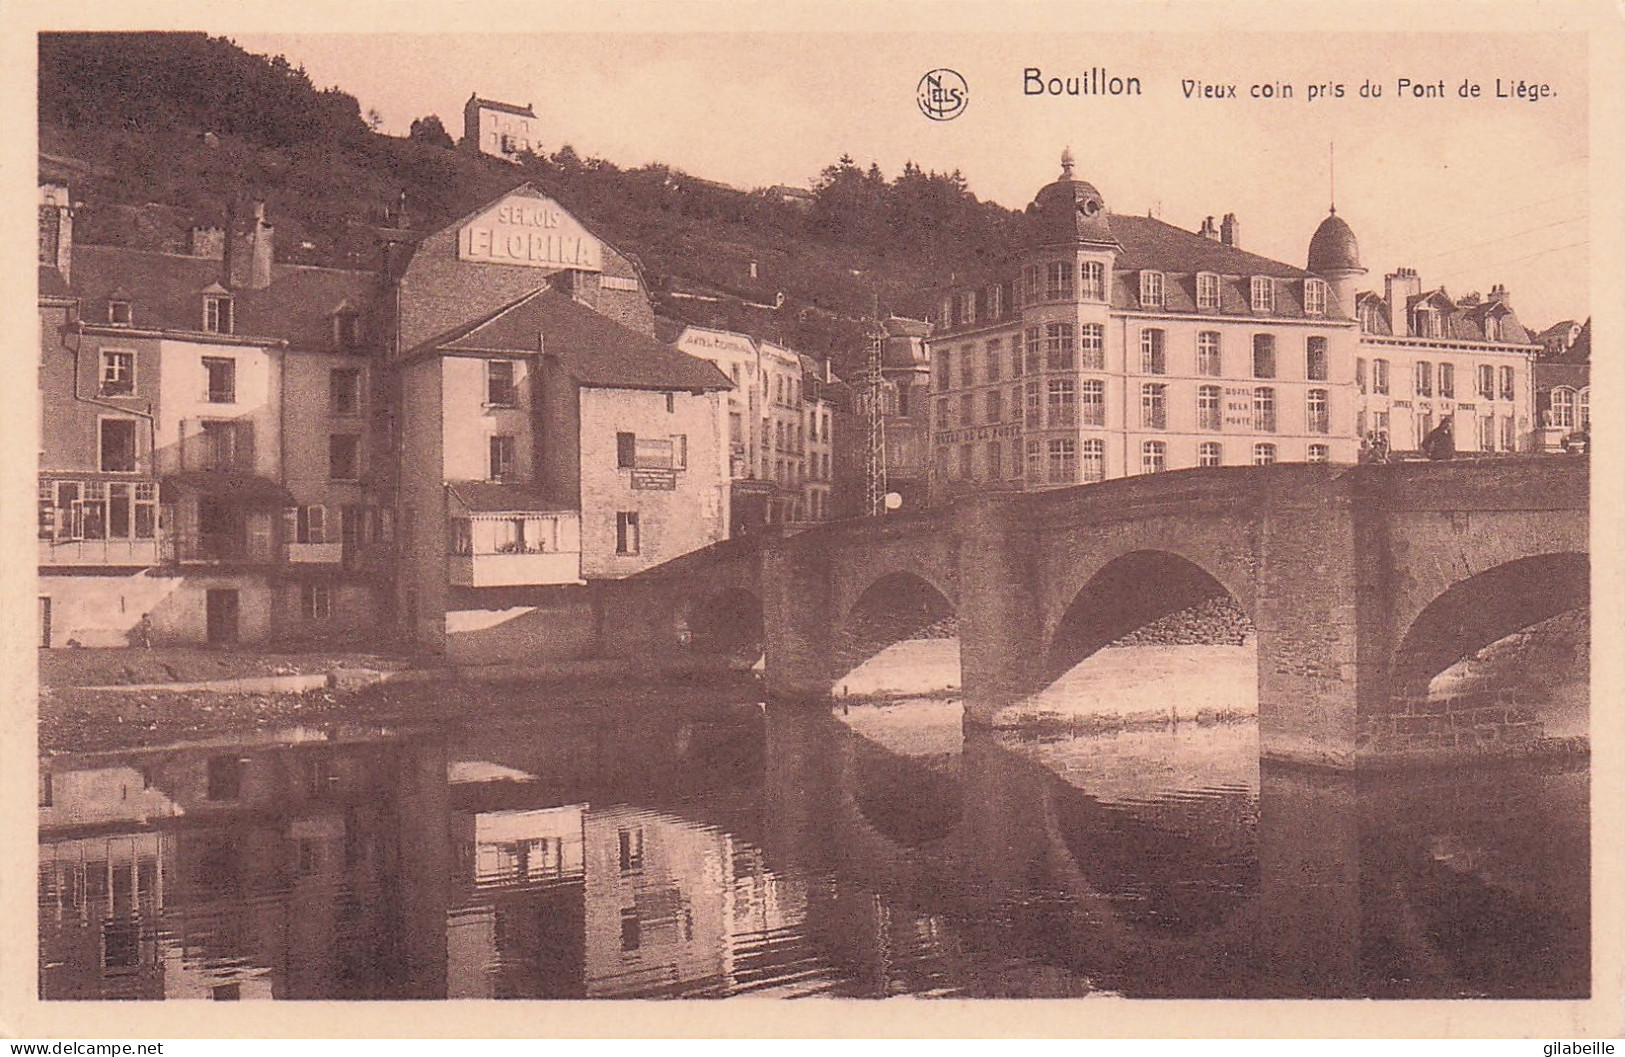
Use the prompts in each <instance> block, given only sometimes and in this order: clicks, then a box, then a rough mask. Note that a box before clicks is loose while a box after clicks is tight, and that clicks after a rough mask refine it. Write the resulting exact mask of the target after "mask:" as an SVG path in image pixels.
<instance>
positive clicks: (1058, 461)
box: [1049, 438, 1078, 484]
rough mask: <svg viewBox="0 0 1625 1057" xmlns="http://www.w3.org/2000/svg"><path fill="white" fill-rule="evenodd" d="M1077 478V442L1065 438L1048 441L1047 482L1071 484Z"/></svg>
mask: <svg viewBox="0 0 1625 1057" xmlns="http://www.w3.org/2000/svg"><path fill="white" fill-rule="evenodd" d="M1077 479H1078V442H1077V441H1075V440H1072V439H1071V438H1067V439H1065V440H1052V441H1050V442H1049V483H1050V484H1072V483H1074V482H1075V481H1077Z"/></svg>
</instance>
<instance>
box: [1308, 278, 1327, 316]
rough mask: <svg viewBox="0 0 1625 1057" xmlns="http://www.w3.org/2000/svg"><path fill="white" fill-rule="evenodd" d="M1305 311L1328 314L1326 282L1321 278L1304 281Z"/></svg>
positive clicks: (1318, 314) (1313, 314)
mask: <svg viewBox="0 0 1625 1057" xmlns="http://www.w3.org/2000/svg"><path fill="white" fill-rule="evenodd" d="M1303 311H1304V314H1305V315H1310V316H1324V315H1325V314H1326V284H1325V283H1324V282H1322V281H1321V280H1319V279H1305V280H1304V281H1303Z"/></svg>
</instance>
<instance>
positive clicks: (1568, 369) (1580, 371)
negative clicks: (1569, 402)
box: [1535, 361, 1591, 392]
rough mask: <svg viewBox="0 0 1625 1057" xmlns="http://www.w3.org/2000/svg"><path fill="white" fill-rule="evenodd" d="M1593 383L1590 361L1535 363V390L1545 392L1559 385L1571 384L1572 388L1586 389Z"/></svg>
mask: <svg viewBox="0 0 1625 1057" xmlns="http://www.w3.org/2000/svg"><path fill="white" fill-rule="evenodd" d="M1590 384H1591V365H1590V364H1589V363H1552V362H1550V361H1545V362H1540V363H1536V364H1535V390H1536V391H1537V392H1545V391H1547V390H1548V389H1552V388H1554V387H1556V386H1559V385H1566V386H1569V387H1570V388H1571V389H1584V388H1585V387H1586V386H1588V385H1590Z"/></svg>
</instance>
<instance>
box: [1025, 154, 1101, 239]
mask: <svg viewBox="0 0 1625 1057" xmlns="http://www.w3.org/2000/svg"><path fill="white" fill-rule="evenodd" d="M1075 164H1076V162H1075V161H1074V160H1073V157H1072V150H1071V148H1068V149H1066V150H1064V151H1062V152H1061V177H1060V179H1058V180H1056V181H1055V182H1054V183H1051V184H1049V185H1047V186H1045V187H1044V188H1043V189H1042V190H1040V191H1039V192H1038V194H1037V195H1035V196H1034V198H1033V203H1032V205H1030V206H1028V207H1027V223H1028V234H1029V238H1028V245H1030V246H1033V247H1038V246H1056V245H1065V246H1071V245H1076V244H1078V243H1092V244H1094V245H1101V246H1116V245H1117V240H1116V239H1115V238H1113V237H1112V229H1111V224H1110V223H1109V222H1108V220H1107V219H1106V200H1105V198H1104V197H1102V196H1101V193H1100V192H1099V191H1097V190H1095V187H1094V185H1093V184H1091V183H1088V182H1086V181H1084V180H1079V179H1076V178H1075V177H1074V176H1073V175H1072V169H1073V166H1074V165H1075Z"/></svg>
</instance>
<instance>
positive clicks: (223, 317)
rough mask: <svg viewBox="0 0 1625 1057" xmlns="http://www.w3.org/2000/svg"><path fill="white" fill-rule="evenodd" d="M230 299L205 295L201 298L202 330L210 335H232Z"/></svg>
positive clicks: (226, 296)
mask: <svg viewBox="0 0 1625 1057" xmlns="http://www.w3.org/2000/svg"><path fill="white" fill-rule="evenodd" d="M231 307H232V306H231V297H230V296H229V295H227V294H206V295H205V296H204V298H203V329H204V330H205V331H207V332H208V333H210V334H231V333H233V332H234V331H233V326H232V324H233V320H232V315H233V313H232V310H231Z"/></svg>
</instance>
